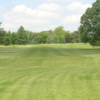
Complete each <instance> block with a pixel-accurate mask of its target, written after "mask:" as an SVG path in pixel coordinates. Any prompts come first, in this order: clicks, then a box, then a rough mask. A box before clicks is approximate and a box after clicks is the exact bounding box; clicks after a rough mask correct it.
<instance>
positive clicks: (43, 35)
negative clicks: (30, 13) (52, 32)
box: [34, 31, 49, 43]
mask: <svg viewBox="0 0 100 100" xmlns="http://www.w3.org/2000/svg"><path fill="white" fill-rule="evenodd" d="M48 37H49V33H48V32H47V31H42V32H40V33H39V34H38V35H37V36H36V37H35V39H34V40H35V43H47V39H48Z"/></svg>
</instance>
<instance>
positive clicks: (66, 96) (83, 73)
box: [0, 43, 100, 100]
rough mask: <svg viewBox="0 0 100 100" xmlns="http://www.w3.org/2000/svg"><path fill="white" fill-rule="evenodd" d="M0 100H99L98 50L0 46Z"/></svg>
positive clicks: (84, 46) (77, 46) (64, 46)
mask: <svg viewBox="0 0 100 100" xmlns="http://www.w3.org/2000/svg"><path fill="white" fill-rule="evenodd" d="M0 100H100V47H95V48H93V47H92V46H90V45H89V44H81V43H79V44H78V43H77V44H75V43H73V44H39V45H25V46H23V45H22V46H0Z"/></svg>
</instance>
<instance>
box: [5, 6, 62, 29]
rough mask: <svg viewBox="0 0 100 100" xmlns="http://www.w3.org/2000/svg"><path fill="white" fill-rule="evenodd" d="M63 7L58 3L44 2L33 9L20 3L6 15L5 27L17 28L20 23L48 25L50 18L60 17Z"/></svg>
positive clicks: (24, 24) (27, 25) (29, 25)
mask: <svg viewBox="0 0 100 100" xmlns="http://www.w3.org/2000/svg"><path fill="white" fill-rule="evenodd" d="M61 9H62V8H61V7H60V6H59V5H57V4H42V5H40V6H38V7H37V8H36V9H31V8H28V7H26V6H25V5H19V6H16V7H14V8H13V9H11V10H10V11H9V12H8V13H6V14H5V15H4V24H3V27H4V28H5V29H7V30H8V29H13V30H15V29H17V28H18V27H19V26H20V25H23V26H25V27H27V28H28V27H29V28H30V27H31V28H32V26H34V25H35V26H40V25H47V24H49V23H50V20H52V19H55V18H59V17H60V13H59V11H61Z"/></svg>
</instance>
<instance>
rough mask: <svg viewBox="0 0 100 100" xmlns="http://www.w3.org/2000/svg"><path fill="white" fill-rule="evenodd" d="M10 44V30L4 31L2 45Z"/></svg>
mask: <svg viewBox="0 0 100 100" xmlns="http://www.w3.org/2000/svg"><path fill="white" fill-rule="evenodd" d="M10 44H11V32H10V31H9V32H8V33H6V35H5V37H4V45H10Z"/></svg>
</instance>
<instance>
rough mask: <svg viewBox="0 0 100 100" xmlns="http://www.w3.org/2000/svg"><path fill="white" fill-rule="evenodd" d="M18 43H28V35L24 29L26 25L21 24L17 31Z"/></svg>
mask: <svg viewBox="0 0 100 100" xmlns="http://www.w3.org/2000/svg"><path fill="white" fill-rule="evenodd" d="M17 38H18V39H17V43H18V44H21V45H22V44H27V41H28V39H27V35H26V33H25V30H24V27H23V26H20V28H19V29H18V32H17Z"/></svg>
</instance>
